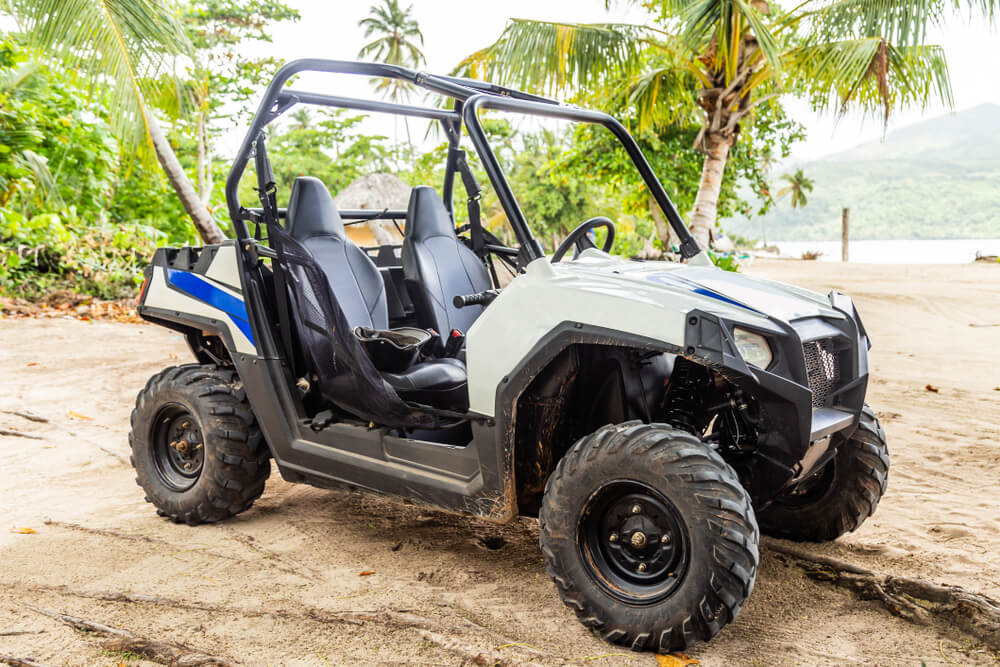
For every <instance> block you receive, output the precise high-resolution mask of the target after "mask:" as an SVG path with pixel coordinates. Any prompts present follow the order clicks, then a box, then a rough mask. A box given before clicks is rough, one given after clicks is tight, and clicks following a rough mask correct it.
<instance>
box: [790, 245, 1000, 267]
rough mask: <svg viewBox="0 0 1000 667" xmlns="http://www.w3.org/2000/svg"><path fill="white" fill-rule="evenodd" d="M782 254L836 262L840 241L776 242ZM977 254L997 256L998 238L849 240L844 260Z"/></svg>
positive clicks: (966, 258)
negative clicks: (816, 254) (815, 255)
mask: <svg viewBox="0 0 1000 667" xmlns="http://www.w3.org/2000/svg"><path fill="white" fill-rule="evenodd" d="M774 245H776V246H778V249H779V250H780V251H781V255H782V257H796V258H798V257H802V253H804V252H821V253H823V254H821V255H820V256H819V258H818V259H819V261H821V262H839V261H840V241H777V242H775V243H774ZM976 253H979V254H981V255H997V256H1000V239H948V240H926V239H920V240H907V241H851V242H850V243H849V245H848V258H847V259H848V261H849V262H857V263H859V264H965V263H968V262H972V261H974V260H975V259H976Z"/></svg>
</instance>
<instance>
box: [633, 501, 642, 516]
mask: <svg viewBox="0 0 1000 667" xmlns="http://www.w3.org/2000/svg"><path fill="white" fill-rule="evenodd" d="M641 512H642V505H640V504H639V503H636V504H635V505H632V514H639V513H641Z"/></svg>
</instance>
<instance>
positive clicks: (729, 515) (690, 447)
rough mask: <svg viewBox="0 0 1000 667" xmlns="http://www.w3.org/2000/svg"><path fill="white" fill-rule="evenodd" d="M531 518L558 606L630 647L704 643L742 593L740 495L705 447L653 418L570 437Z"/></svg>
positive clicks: (753, 553)
mask: <svg viewBox="0 0 1000 667" xmlns="http://www.w3.org/2000/svg"><path fill="white" fill-rule="evenodd" d="M539 522H540V526H541V535H540V540H541V545H542V552H543V553H544V555H545V560H546V563H547V565H548V571H549V575H550V576H551V577H552V579H553V580H554V581H555V582H556V584H557V586H558V588H559V594H560V596H561V597H562V600H563V602H564V603H566V605H567V606H569V607H571V608H572V609H573V610H574V611H575V612H576V614H577V616H578V617H579V619H580V621H581V622H582V623H583V624H584V625H586V626H588V627H591V628H593V629H594V630H596V631H597V632H599V633H600V635H601V636H602V637H603V638H604V639H606V640H607V641H611V642H614V643H617V644H623V645H626V646H629V647H630V648H632V649H633V650H636V651H640V650H647V649H651V650H656V651H660V652H668V651H676V650H682V649H685V648H687V647H688V646H690V645H691V644H692V643H694V642H695V641H707V640H709V639H711V638H712V637H713V636H715V635H716V634H717V633H718V632H719V630H721V629H722V627H723V626H725V625H726V624H727V623H729V622H730V621H731V620H732V619H733V618H734V617H735V616H736V614H737V613H738V612H739V610H740V608H741V606H742V604H743V602H744V600H745V599H746V598H747V596H748V595H750V591H751V590H752V589H753V583H754V577H755V575H756V571H757V562H758V539H759V535H758V531H757V522H756V520H755V518H754V513H753V508H752V507H751V505H750V498H749V497H748V496H747V494H746V492H745V491H744V489H743V487H742V486H740V483H739V480H738V479H737V477H736V474H735V473H734V472H733V470H732V469H731V468H730V467H729V466H728V465H727V464H726V462H725V461H723V460H722V458H721V457H719V455H718V454H716V453H715V452H714V451H713V450H712V449H711V448H709V447H707V446H706V445H705V444H704V443H702V442H701V441H700V440H698V439H697V438H695V437H694V436H692V435H690V434H688V433H684V432H682V431H678V430H676V429H673V428H671V427H669V426H666V425H663V424H649V425H645V424H641V423H638V422H635V423H628V424H620V425H616V426H606V427H604V428H602V429H599V430H598V431H596V432H595V433H593V434H591V435H589V436H586V437H584V438H582V439H581V440H580V441H579V442H577V443H576V445H574V447H573V448H572V449H571V450H570V451H569V452H568V453H567V454H566V456H564V457H563V459H562V460H561V461H560V462H559V465H558V466H557V467H556V470H555V472H554V473H553V474H552V476H551V477H550V478H549V481H548V483H547V485H546V489H545V496H544V498H543V500H542V508H541V512H540V514H539Z"/></svg>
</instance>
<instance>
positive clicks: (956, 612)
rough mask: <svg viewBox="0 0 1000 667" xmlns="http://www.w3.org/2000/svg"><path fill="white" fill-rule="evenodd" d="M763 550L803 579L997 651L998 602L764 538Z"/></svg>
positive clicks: (999, 644)
mask: <svg viewBox="0 0 1000 667" xmlns="http://www.w3.org/2000/svg"><path fill="white" fill-rule="evenodd" d="M763 544H764V546H766V547H767V549H768V550H770V551H772V552H774V553H776V554H778V555H779V556H783V557H785V558H784V559H785V560H790V561H791V562H792V563H793V564H794V565H796V566H798V567H800V568H802V570H803V571H804V572H805V574H806V576H807V577H809V578H810V579H815V580H817V581H826V582H829V583H832V584H833V585H835V586H839V587H841V588H846V589H848V590H850V591H852V592H853V593H855V594H856V595H857V596H858V597H860V598H862V599H864V600H874V601H876V602H880V603H881V604H882V606H884V607H885V608H886V609H888V610H889V612H890V613H892V614H893V615H895V616H899V617H900V618H904V619H906V620H908V621H911V622H913V623H919V624H922V625H930V624H932V623H935V622H938V623H944V624H948V625H951V626H953V627H956V628H958V629H960V630H962V631H963V632H967V633H968V634H970V635H972V636H973V637H976V638H977V639H979V640H980V641H982V642H983V643H984V644H986V645H987V646H988V647H989V648H991V649H993V650H1000V602H997V601H996V600H994V599H993V598H990V597H988V596H986V595H981V594H979V593H973V592H971V591H967V590H965V589H964V588H962V587H961V586H950V585H943V584H935V583H932V582H930V581H927V580H926V579H920V578H918V577H904V576H895V575H890V574H881V573H878V572H875V571H873V570H869V569H867V568H863V567H859V566H857V565H854V564H852V563H848V562H846V561H843V560H840V559H838V558H832V557H830V556H821V555H819V554H812V553H809V552H808V551H806V550H804V549H800V548H798V547H794V546H790V545H787V544H783V543H780V542H777V541H775V540H765V541H764V543H763Z"/></svg>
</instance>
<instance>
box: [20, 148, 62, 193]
mask: <svg viewBox="0 0 1000 667" xmlns="http://www.w3.org/2000/svg"><path fill="white" fill-rule="evenodd" d="M19 157H20V159H19V160H18V161H19V162H21V163H22V164H23V165H24V166H25V167H26V168H27V169H28V170H30V171H31V174H32V176H33V178H32V182H33V183H34V184H35V191H36V192H37V193H38V198H39V199H41V200H42V201H53V202H55V203H57V204H63V201H62V197H61V196H60V195H59V187H58V185H57V184H56V179H55V178H53V176H52V172H51V171H49V162H48V160H47V159H46V158H45V157H44V156H42V155H39V154H38V153H36V152H34V151H32V150H23V151H21V154H20V156H19Z"/></svg>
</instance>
